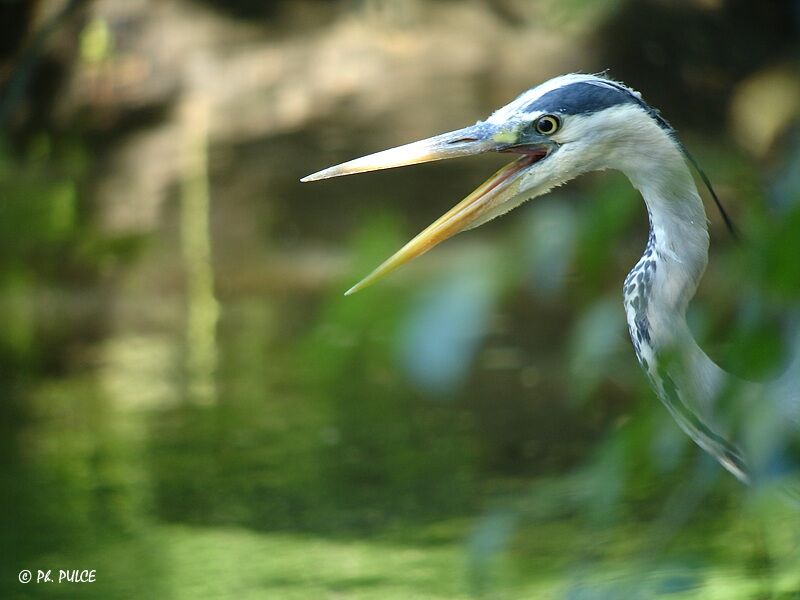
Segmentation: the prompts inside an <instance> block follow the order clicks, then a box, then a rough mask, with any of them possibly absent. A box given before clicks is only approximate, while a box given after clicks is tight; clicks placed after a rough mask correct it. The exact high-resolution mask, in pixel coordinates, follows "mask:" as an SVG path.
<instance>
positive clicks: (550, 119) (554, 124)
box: [534, 115, 561, 135]
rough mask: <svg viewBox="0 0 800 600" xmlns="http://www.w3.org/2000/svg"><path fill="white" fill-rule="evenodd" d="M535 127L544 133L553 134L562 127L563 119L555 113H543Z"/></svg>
mask: <svg viewBox="0 0 800 600" xmlns="http://www.w3.org/2000/svg"><path fill="white" fill-rule="evenodd" d="M534 127H535V128H536V131H538V132H539V133H541V134H542V135H553V134H554V133H555V132H556V131H558V128H559V127H561V119H559V118H558V117H557V116H555V115H542V116H541V117H539V118H538V119H536V123H534Z"/></svg>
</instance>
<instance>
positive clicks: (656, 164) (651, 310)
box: [622, 134, 748, 481]
mask: <svg viewBox="0 0 800 600" xmlns="http://www.w3.org/2000/svg"><path fill="white" fill-rule="evenodd" d="M663 144H664V145H663V146H659V147H658V151H657V152H654V153H653V154H654V155H653V156H652V157H649V158H648V157H647V156H642V155H640V156H638V157H637V158H636V160H635V161H629V163H628V164H627V165H626V166H625V167H623V169H622V170H623V171H624V172H625V174H626V175H627V176H628V178H629V179H630V180H631V183H632V184H633V185H634V187H636V188H637V189H638V190H639V191H640V192H641V194H642V196H643V198H644V201H645V204H646V205H647V212H648V216H649V219H650V235H649V238H648V241H647V247H646V248H645V252H644V254H643V256H642V258H641V259H640V260H639V262H638V263H637V264H636V266H635V267H634V268H633V270H631V272H630V273H629V274H628V277H627V278H626V280H625V285H624V290H623V293H624V298H625V312H626V316H627V320H628V328H629V331H630V335H631V339H632V341H633V345H634V349H635V351H636V355H637V358H638V359H639V362H640V364H641V366H642V368H643V369H644V371H645V373H646V374H647V376H648V378H649V379H650V382H651V384H652V386H653V388H654V389H655V391H656V393H657V394H658V396H659V398H660V399H661V401H662V402H663V403H664V405H665V406H666V407H667V409H668V410H669V412H670V413H671V414H672V416H673V417H674V418H675V419H676V421H677V422H678V424H679V425H680V426H681V428H682V429H683V430H684V431H685V432H686V433H687V434H688V435H689V436H690V437H691V438H692V439H693V440H694V441H695V442H696V443H697V444H698V445H699V446H700V447H702V448H703V449H704V450H706V451H708V452H709V453H710V454H712V455H713V456H714V457H716V458H717V460H719V462H720V463H721V464H722V465H723V466H724V467H725V468H727V469H728V470H729V471H731V472H732V473H733V474H734V475H736V476H737V477H738V478H739V479H741V480H742V481H747V479H748V476H747V474H746V469H745V466H744V462H743V460H742V458H741V455H740V452H739V451H738V449H737V448H736V447H735V446H734V445H733V444H732V443H730V442H729V441H728V439H727V437H726V428H725V426H724V425H723V424H722V423H721V422H720V420H719V415H717V414H715V411H714V405H715V403H716V399H717V397H718V396H719V394H720V390H721V387H722V385H724V383H725V381H726V379H727V375H726V374H725V373H724V371H722V370H721V369H720V368H719V367H718V366H717V365H716V364H715V363H714V362H713V361H712V360H711V359H710V358H709V357H708V356H707V355H706V354H705V353H704V352H703V351H702V349H700V347H699V346H698V345H697V343H696V342H695V341H694V338H693V337H692V334H691V332H690V330H689V328H688V326H687V324H686V319H685V314H686V308H687V306H688V304H689V301H690V300H691V299H692V297H693V296H694V294H695V291H696V289H697V285H698V283H699V281H700V279H701V277H702V275H703V272H704V270H705V268H706V264H707V262H708V244H709V238H708V229H707V220H706V214H705V210H704V208H703V203H702V201H701V199H700V196H699V194H698V192H697V188H696V186H695V184H694V181H693V179H692V176H691V173H690V172H689V169H688V167H687V165H686V163H685V162H684V160H683V156H682V154H681V153H680V151H679V150H678V148H677V146H676V145H675V144H674V142H673V141H672V140H671V139H670V138H669V137H668V136H667V135H666V134H665V135H664V140H663Z"/></svg>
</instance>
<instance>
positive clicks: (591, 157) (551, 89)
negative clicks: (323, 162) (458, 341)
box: [302, 75, 669, 294]
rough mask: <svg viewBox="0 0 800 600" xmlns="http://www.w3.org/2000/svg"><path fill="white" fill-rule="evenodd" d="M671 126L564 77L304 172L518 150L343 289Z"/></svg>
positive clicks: (586, 78) (638, 102) (619, 92)
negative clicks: (433, 130)
mask: <svg viewBox="0 0 800 600" xmlns="http://www.w3.org/2000/svg"><path fill="white" fill-rule="evenodd" d="M664 129H669V126H668V125H667V124H666V123H665V122H664V121H663V120H662V119H661V118H660V117H659V116H658V114H657V113H656V112H655V111H654V110H653V109H651V108H650V107H649V106H647V105H646V104H645V103H644V102H643V101H642V99H641V97H640V96H639V94H638V93H637V92H634V91H633V90H631V89H629V88H627V87H625V86H624V85H622V84H619V83H616V82H614V81H610V80H608V79H605V78H603V77H600V76H596V75H564V76H561V77H556V78H555V79H551V80H549V81H547V82H545V83H542V84H541V85H539V86H537V87H535V88H533V89H531V90H529V91H527V92H525V93H523V94H522V95H520V96H519V97H517V98H516V99H515V100H513V101H512V102H510V103H509V104H507V105H506V106H504V107H502V108H500V109H498V110H497V111H495V112H494V113H493V114H492V115H491V116H490V117H489V118H488V119H486V120H485V121H478V122H477V123H476V124H475V125H472V126H469V127H465V128H463V129H458V130H456V131H451V132H448V133H443V134H441V135H437V136H435V137H432V138H428V139H425V140H421V141H418V142H413V143H411V144H406V145H404V146H399V147H397V148H392V149H390V150H384V151H383V152H378V153H375V154H370V155H368V156H364V157H362V158H357V159H355V160H351V161H349V162H346V163H343V164H340V165H337V166H334V167H330V168H327V169H324V170H322V171H319V172H317V173H314V174H312V175H309V176H307V177H304V178H303V179H302V181H316V180H318V179H327V178H329V177H338V176H341V175H350V174H354V173H364V172H367V171H375V170H378V169H388V168H391V167H399V166H404V165H412V164H417V163H423V162H430V161H434V160H441V159H445V158H455V157H458V156H467V155H471V154H480V153H484V152H504V153H511V154H516V155H519V156H518V158H516V159H515V160H514V161H513V162H511V163H510V164H508V165H506V166H505V167H503V168H501V169H500V170H499V171H497V172H496V173H495V174H494V175H492V177H490V178H489V179H488V180H487V181H486V182H484V183H483V184H482V185H481V186H479V187H478V188H477V189H476V190H475V191H473V192H472V193H471V194H470V195H469V196H467V197H466V198H465V199H464V200H462V201H461V202H460V203H458V204H457V205H456V206H454V207H453V208H452V209H451V210H449V211H448V212H447V213H445V214H444V215H442V217H440V218H439V219H437V220H436V221H435V222H434V223H432V224H431V225H430V226H429V227H428V228H426V229H425V230H424V231H422V232H421V233H420V234H419V235H417V236H416V237H415V238H414V239H413V240H411V241H410V242H409V243H408V244H406V245H405V246H404V247H403V248H401V249H400V250H399V251H398V252H397V253H395V254H394V255H393V256H392V257H390V258H389V259H388V260H386V261H385V262H384V263H383V264H381V265H380V266H379V267H378V268H377V269H375V270H374V271H373V272H372V273H370V274H369V275H368V276H367V277H366V278H364V279H363V280H362V281H360V282H359V283H357V284H356V285H355V286H353V287H352V288H351V289H350V290H348V292H347V293H348V294H350V293H353V292H355V291H358V290H359V289H361V288H363V287H365V286H367V285H369V284H370V283H373V282H374V281H376V280H377V279H378V278H380V277H382V276H384V275H386V274H387V273H389V272H390V271H393V270H394V269H396V268H397V267H399V266H400V265H402V264H404V263H406V262H408V261H410V260H411V259H413V258H415V257H417V256H419V255H420V254H423V253H424V252H426V251H428V250H430V249H431V248H433V247H434V246H436V245H437V244H439V243H441V242H443V241H444V240H446V239H447V238H449V237H451V236H453V235H455V234H456V233H459V232H461V231H464V230H466V229H472V228H474V227H478V226H479V225H482V224H484V223H486V222H487V221H489V220H491V219H493V218H495V217H497V216H500V215H502V214H504V213H506V212H508V211H510V210H511V209H513V208H515V207H517V206H519V205H520V204H522V203H523V202H524V201H526V200H529V199H532V198H535V197H536V196H540V195H542V194H545V193H546V192H548V191H549V190H551V189H552V188H553V187H555V186H558V185H561V184H562V183H565V182H566V181H569V180H570V179H573V178H574V177H577V176H578V175H580V174H582V173H585V172H588V171H593V170H599V169H605V168H619V169H622V170H625V164H626V162H629V161H636V160H637V158H638V157H640V156H641V152H642V148H641V147H637V144H635V143H632V141H633V140H632V138H631V136H632V135H639V137H640V138H641V137H642V136H641V134H642V133H645V136H644V139H647V136H648V135H652V136H662V137H663V135H664V131H663V130H664Z"/></svg>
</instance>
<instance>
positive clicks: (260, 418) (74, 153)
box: [0, 0, 800, 598]
mask: <svg viewBox="0 0 800 600" xmlns="http://www.w3.org/2000/svg"><path fill="white" fill-rule="evenodd" d="M799 25H800V5H798V3H797V2H796V1H794V0H786V1H777V0H776V1H773V2H761V3H757V2H750V1H744V0H679V1H672V2H667V1H661V0H647V1H624V0H599V1H592V2H589V1H585V0H566V1H565V0H561V1H556V0H541V1H534V0H484V1H479V0H473V1H467V2H456V1H455V0H330V1H324V0H298V1H288V0H287V1H283V2H266V1H257V0H237V1H232V2H221V1H216V0H204V1H201V0H196V1H190V0H182V1H164V0H128V1H124V2H123V1H121V0H95V1H89V0H83V1H81V0H65V1H59V0H50V1H46V0H43V1H40V2H22V1H16V0H7V1H5V2H3V3H0V32H2V35H0V125H1V126H2V137H0V245H1V246H2V250H3V251H2V253H0V307H2V310H3V313H2V314H3V317H4V318H3V322H4V326H3V327H0V411H2V419H1V420H0V423H1V425H0V426H1V427H2V428H3V431H2V440H3V444H2V446H3V451H2V455H0V456H1V457H2V468H0V478H2V488H3V489H4V490H5V492H4V493H3V494H2V495H0V503H2V504H1V505H0V508H2V514H3V515H4V518H5V519H6V522H5V523H4V526H3V528H2V534H0V544H2V549H3V556H4V558H5V560H3V567H2V569H0V589H3V597H9V598H33V597H40V596H41V597H45V596H46V597H72V596H75V597H97V598H128V597H130V598H141V597H157V598H161V597H163V598H182V597H209V598H211V597H231V598H247V597H259V598H261V597H265V596H266V597H277V598H322V597H346V598H351V597H352V598H395V597H396V598H409V597H425V598H460V597H469V596H474V595H484V596H488V597H536V598H539V597H565V598H633V597H637V598H650V597H655V596H660V595H669V596H670V597H674V598H710V597H720V598H756V597H757V598H773V597H775V598H788V597H794V595H797V594H800V575H798V573H800V563H798V560H800V558H798V557H800V542H799V541H798V540H800V520H798V515H797V513H793V512H791V509H789V508H787V507H786V506H785V505H784V504H780V503H777V504H776V503H775V502H774V499H772V498H771V497H763V496H762V495H759V494H755V493H751V492H748V491H747V490H743V489H742V488H741V486H740V485H739V484H738V483H737V482H736V481H735V480H733V478H731V477H728V476H727V475H726V474H724V473H721V472H720V469H719V468H718V467H717V466H716V465H715V464H712V463H711V459H709V458H707V457H705V456H704V455H703V454H702V452H701V451H700V450H698V449H696V448H695V447H694V446H693V445H692V444H691V443H690V442H689V441H688V439H684V436H683V434H682V433H681V432H680V431H679V430H678V428H677V427H676V426H675V424H674V423H673V421H672V420H671V418H670V417H669V415H668V414H667V413H666V411H665V410H663V408H662V407H661V406H660V405H659V404H658V402H657V401H656V399H655V398H654V397H653V396H652V394H651V393H650V391H649V388H648V387H647V384H646V382H645V381H644V378H643V377H642V375H641V374H640V372H639V370H638V367H637V366H636V362H635V360H634V358H633V354H632V351H631V349H630V347H629V342H628V340H627V337H626V336H627V333H626V328H625V325H624V319H623V311H622V306H621V301H620V290H619V288H620V286H621V282H622V279H623V278H624V275H625V273H626V272H627V270H628V269H629V268H630V266H631V265H632V264H633V263H634V262H635V261H636V259H637V257H638V255H639V254H640V252H641V248H642V247H643V245H644V242H645V234H646V220H645V219H646V215H645V214H644V210H642V207H641V201H640V199H639V198H638V196H637V194H636V193H635V192H634V191H633V190H632V189H631V188H630V186H629V184H628V183H627V181H626V180H625V179H624V178H623V177H622V176H620V175H619V174H608V173H606V174H601V175H592V176H587V177H584V178H581V179H580V180H579V181H577V182H575V183H573V184H571V185H570V186H568V187H566V188H563V189H561V190H558V191H557V192H554V193H553V194H551V195H550V196H548V197H546V198H543V199H540V200H537V201H536V202H535V203H532V204H531V205H530V206H526V207H524V208H522V209H520V210H519V211H517V212H515V213H514V214H513V215H510V216H509V217H507V218H504V219H502V220H499V221H498V222H496V223H493V224H492V225H491V226H490V227H488V228H487V229H485V230H481V231H480V232H477V233H470V234H465V235H463V236H459V238H457V239H456V240H453V241H452V242H450V243H448V244H447V245H446V246H445V247H443V248H441V249H438V250H437V252H435V253H433V254H432V255H430V256H429V257H426V258H425V259H423V260H421V261H420V263H419V264H415V265H414V266H413V267H409V268H407V269H405V270H404V271H403V272H401V273H399V274H398V275H397V276H394V277H392V278H391V279H390V280H387V281H386V282H384V283H382V284H381V285H380V286H376V287H375V288H371V289H370V290H369V291H366V292H363V293H361V294H358V295H357V296H355V297H352V298H347V299H344V298H342V297H341V292H342V291H343V290H345V289H347V287H349V285H350V284H352V283H353V282H354V281H355V280H357V279H358V278H359V277H360V276H361V275H363V274H364V273H366V272H367V271H368V270H369V269H370V268H371V267H372V266H374V265H375V264H377V262H379V261H380V260H381V259H383V258H384V257H385V256H387V255H388V254H389V253H390V252H391V251H393V250H394V249H395V248H396V247H397V246H398V245H400V244H401V243H402V241H403V240H404V239H406V238H408V237H409V236H410V235H411V234H413V233H414V232H416V231H417V230H419V229H420V228H421V227H423V226H425V225H426V224H427V223H429V222H430V221H431V220H433V219H434V218H435V217H437V216H438V215H439V214H441V213H442V212H443V211H444V210H445V209H446V208H449V207H450V206H451V205H452V204H454V203H455V202H456V201H457V200H458V199H460V198H461V197H463V196H464V195H466V193H468V192H469V191H470V190H471V189H473V188H474V187H475V186H477V184H478V183H480V182H481V181H482V180H483V179H485V178H486V177H487V176H488V174H489V173H491V172H492V170H493V169H494V168H496V167H497V166H498V165H499V164H502V162H503V158H502V157H496V156H495V157H489V156H487V157H481V158H475V159H473V160H466V161H447V162H444V163H441V164H431V165H423V166H420V167H417V168H414V169H406V170H398V171H396V172H384V173H376V174H370V175H364V176H363V177H358V178H352V179H349V178H347V179H343V180H341V181H331V182H328V183H326V184H324V185H322V184H309V185H300V184H299V183H298V179H299V178H300V177H301V176H303V175H306V174H308V173H310V172H312V171H315V170H318V169H319V168H322V167H324V166H327V165H330V164H334V163H337V162H341V161H343V160H345V159H347V158H351V157H353V156H357V155H361V154H365V153H368V152H370V151H374V150H378V149H381V148H384V147H388V146H392V145H397V144H400V143H403V142H406V141H410V140H414V139H417V138H422V137H426V136H428V135H431V134H434V133H437V132H440V131H446V130H449V129H453V128H456V127H460V126H463V125H464V124H467V123H471V122H474V121H475V120H477V119H480V118H483V117H485V116H486V115H487V114H488V113H489V112H491V111H492V110H493V109H494V108H496V107H498V106H500V105H502V104H504V103H506V102H507V101H509V100H510V99H511V98H513V97H514V96H515V95H516V94H518V93H519V92H521V91H523V90H525V89H527V88H529V87H531V86H533V85H535V84H536V83H538V82H540V81H542V80H544V79H547V78H549V77H551V76H554V75H557V74H560V73H564V72H569V71H584V72H594V71H601V70H604V69H609V75H610V76H612V77H614V78H617V79H620V80H623V81H625V82H626V83H628V84H630V85H632V86H633V87H634V88H637V89H639V90H641V91H642V92H643V93H644V95H645V98H646V99H647V100H648V101H649V102H650V103H652V104H653V105H655V106H657V107H659V108H660V109H661V110H662V111H663V114H664V115H665V116H666V117H667V118H668V119H669V120H670V121H671V122H672V124H673V125H675V126H676V127H677V129H678V130H679V132H680V134H681V136H682V138H683V140H684V142H685V143H686V144H687V146H689V147H690V148H691V150H692V151H693V153H694V154H695V155H697V157H698V158H699V159H700V162H701V163H702V164H703V165H704V167H705V169H706V171H707V172H708V173H709V174H710V175H711V176H712V179H713V180H714V182H715V184H716V186H717V188H718V191H719V192H720V194H721V196H722V197H723V201H724V202H725V204H726V206H727V207H728V209H729V210H730V212H731V213H732V214H733V215H734V217H735V219H736V221H737V222H738V224H739V227H740V228H741V229H742V230H743V231H744V234H745V235H744V237H745V241H744V243H742V244H739V245H737V244H734V243H733V242H732V240H731V239H730V237H729V236H727V234H726V233H725V231H724V227H723V224H722V222H721V220H720V219H719V218H718V215H717V214H715V213H714V211H713V210H712V209H711V207H709V217H710V219H711V233H712V255H711V264H710V267H709V271H708V273H707V275H706V278H705V279H704V281H703V284H702V285H701V288H700V291H699V296H698V298H697V300H696V301H695V303H694V304H693V308H692V314H691V318H692V323H693V326H694V329H695V332H696V335H697V336H698V337H699V338H700V339H701V340H703V344H704V347H705V348H706V349H707V350H708V351H709V353H710V354H711V355H712V356H713V357H715V358H716V359H717V360H719V361H720V362H721V363H722V364H723V365H724V366H725V367H726V368H728V369H729V370H732V371H734V372H736V373H738V374H740V375H742V376H748V377H762V376H768V375H770V374H771V373H773V372H774V371H775V370H776V369H777V368H778V365H779V364H780V361H781V357H782V353H783V350H784V348H783V333H784V332H785V329H786V322H787V321H786V315H791V314H793V311H794V310H795V307H796V305H797V301H798V296H799V295H800V294H799V292H800V266H799V265H800V261H798V260H797V257H798V256H800V236H798V235H797V232H798V231H800V206H799V205H800V179H798V173H800V169H799V168H798V166H800V129H799V128H798V112H800V73H799V72H798V68H797V67H798V50H799V49H800V47H799V46H798V38H797V34H798V26H799ZM22 568H29V569H37V568H42V569H47V568H53V569H59V568H96V569H97V571H98V582H97V583H96V584H92V585H83V586H69V587H67V586H66V585H63V584H62V585H61V586H51V587H48V588H47V589H44V588H43V586H36V585H31V584H29V585H28V586H23V585H22V584H19V583H17V573H18V572H19V570H20V569H22ZM34 572H35V571H34Z"/></svg>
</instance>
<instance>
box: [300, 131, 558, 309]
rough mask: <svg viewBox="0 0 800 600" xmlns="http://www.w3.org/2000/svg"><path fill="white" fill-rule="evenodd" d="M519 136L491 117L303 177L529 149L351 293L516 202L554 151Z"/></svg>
mask: <svg viewBox="0 0 800 600" xmlns="http://www.w3.org/2000/svg"><path fill="white" fill-rule="evenodd" d="M516 139H517V136H516V134H515V133H514V132H508V131H504V130H501V129H499V128H498V127H496V126H494V125H490V124H488V123H478V124H477V125H474V126H472V127H467V128H465V129H459V130H457V131H452V132H449V133H444V134H442V135H438V136H436V137H432V138H428V139H426V140H421V141H419V142H414V143H411V144H406V145H404V146H399V147H397V148H392V149H390V150H384V151H383V152H377V153H375V154H370V155H369V156H364V157H362V158H357V159H355V160H351V161H349V162H346V163H343V164H341V165H337V166H334V167H330V168H327V169H324V170H322V171H319V172H317V173H314V174H313V175H308V176H307V177H304V178H303V179H301V181H316V180H319V179H327V178H329V177H339V176H341V175H350V174H353V173H364V172H367V171H375V170H378V169H388V168H392V167H400V166H405V165H413V164H418V163H423V162H430V161H434V160H442V159H445V158H455V157H458V156H467V155H470V154H480V153H483V152H489V151H496V152H519V153H522V154H523V155H522V156H521V157H520V158H518V159H517V160H515V161H514V162H512V163H510V164H508V165H506V166H505V167H503V168H502V169H500V170H499V171H497V172H496V173H495V174H494V175H492V176H491V177H490V178H489V179H488V180H486V181H485V182H484V183H483V184H482V185H480V186H479V187H478V188H477V189H476V190H475V191H474V192H472V193H471V194H470V195H469V196H467V197H466V198H464V199H463V200H462V201H461V202H459V203H458V204H457V205H456V206H454V207H453V208H452V209H450V210H449V211H447V212H446V213H445V214H444V215H442V216H441V217H439V218H438V219H437V220H436V221H434V222H433V223H431V225H429V226H428V227H427V228H426V229H425V230H424V231H422V232H421V233H419V234H418V235H417V236H416V237H415V238H414V239H412V240H411V241H410V242H408V243H407V244H406V245H405V246H403V247H402V248H401V249H400V250H398V251H397V252H396V253H395V254H393V255H392V256H391V257H390V258H388V259H387V260H386V261H385V262H383V263H382V264H381V265H380V266H379V267H378V268H376V269H375V270H374V271H372V273H370V274H369V275H367V276H366V277H365V278H364V279H362V280H361V281H359V282H358V283H357V284H356V285H354V286H353V287H351V288H350V289H349V290H347V292H345V295H350V294H353V293H355V292H357V291H358V290H360V289H362V288H364V287H366V286H368V285H370V284H372V283H374V282H375V281H377V280H378V279H380V278H381V277H383V276H384V275H386V274H388V273H390V272H392V271H394V270H395V269H397V268H398V267H400V266H401V265H404V264H405V263H407V262H409V261H410V260H412V259H413V258H416V257H417V256H420V255H421V254H424V253H425V252H427V251H428V250H430V249H431V248H433V247H434V246H436V245H438V244H440V243H441V242H443V241H444V240H446V239H447V238H450V237H452V236H454V235H455V234H457V233H459V232H461V231H464V230H465V229H471V228H473V227H477V226H479V225H481V224H483V223H485V222H486V221H488V220H490V219H492V218H494V217H496V216H498V215H500V214H503V213H504V212H506V211H507V210H510V209H511V208H513V207H514V206H516V204H514V203H513V202H509V201H510V200H512V199H513V198H514V197H516V196H517V195H518V193H519V191H520V184H521V179H522V174H523V173H524V172H525V170H526V169H527V168H528V167H530V166H531V165H533V164H534V163H535V162H537V161H539V160H541V159H542V158H544V157H545V156H547V154H548V152H549V151H550V148H549V147H548V146H547V145H545V144H534V145H525V146H518V145H516V143H515V142H516ZM509 204H510V206H509Z"/></svg>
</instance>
